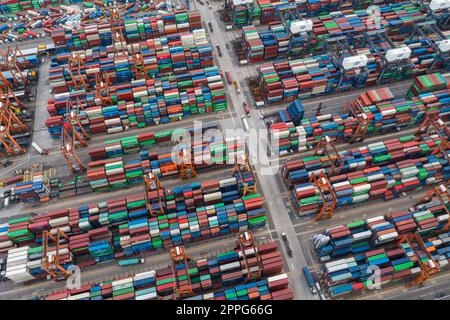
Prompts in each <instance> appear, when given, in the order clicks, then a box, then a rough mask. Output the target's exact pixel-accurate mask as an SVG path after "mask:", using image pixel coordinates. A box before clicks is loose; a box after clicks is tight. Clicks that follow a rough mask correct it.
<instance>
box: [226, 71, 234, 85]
mask: <svg viewBox="0 0 450 320" xmlns="http://www.w3.org/2000/svg"><path fill="white" fill-rule="evenodd" d="M225 77H226V78H227V82H228V84H230V85H231V84H232V83H233V78H232V77H231V73H230V71H228V70H225Z"/></svg>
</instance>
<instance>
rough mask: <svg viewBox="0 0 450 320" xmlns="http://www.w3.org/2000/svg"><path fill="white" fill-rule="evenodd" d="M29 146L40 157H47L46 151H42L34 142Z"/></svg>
mask: <svg viewBox="0 0 450 320" xmlns="http://www.w3.org/2000/svg"><path fill="white" fill-rule="evenodd" d="M31 146H32V147H33V148H34V149H35V150H36V151H37V152H39V154H40V155H43V156H46V155H48V150H46V149H42V148H41V147H40V146H39V145H38V144H37V143H36V142H33V143H31Z"/></svg>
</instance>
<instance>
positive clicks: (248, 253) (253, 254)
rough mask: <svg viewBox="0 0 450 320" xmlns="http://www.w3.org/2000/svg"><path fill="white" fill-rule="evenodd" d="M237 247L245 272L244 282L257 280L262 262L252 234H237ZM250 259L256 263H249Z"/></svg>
mask: <svg viewBox="0 0 450 320" xmlns="http://www.w3.org/2000/svg"><path fill="white" fill-rule="evenodd" d="M237 245H238V248H239V249H240V251H241V254H242V258H243V260H244V265H245V269H246V270H247V276H246V281H252V280H256V279H259V278H260V277H261V272H262V261H261V257H260V255H259V253H258V248H257V245H256V242H255V239H254V237H253V234H252V233H251V232H249V231H247V232H244V233H241V234H238V241H237ZM251 259H255V260H256V261H254V263H252V262H251V261H250V260H251ZM252 265H253V266H252Z"/></svg>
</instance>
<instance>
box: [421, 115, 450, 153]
mask: <svg viewBox="0 0 450 320" xmlns="http://www.w3.org/2000/svg"><path fill="white" fill-rule="evenodd" d="M429 129H432V131H434V132H435V133H436V134H437V135H438V136H439V139H440V143H439V144H437V145H436V147H435V149H434V150H433V152H432V153H431V154H433V155H435V154H438V153H442V154H443V155H444V158H446V159H447V160H448V161H450V155H449V153H448V151H449V150H450V128H449V127H448V126H447V125H446V124H445V122H444V121H443V120H442V119H441V118H440V117H439V114H438V113H433V114H427V115H426V117H425V120H424V121H423V122H422V124H421V125H420V126H419V128H418V129H417V131H416V132H415V134H416V135H418V134H423V133H425V132H428V130H429Z"/></svg>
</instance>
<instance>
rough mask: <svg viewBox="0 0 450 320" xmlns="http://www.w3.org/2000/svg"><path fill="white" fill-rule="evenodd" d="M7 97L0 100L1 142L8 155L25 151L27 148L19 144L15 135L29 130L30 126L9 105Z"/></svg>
mask: <svg viewBox="0 0 450 320" xmlns="http://www.w3.org/2000/svg"><path fill="white" fill-rule="evenodd" d="M9 104H10V102H9V101H8V100H6V99H4V100H1V101H0V143H1V144H2V145H3V147H4V149H5V151H6V153H7V154H8V155H15V154H18V153H25V149H24V148H23V147H22V146H20V145H19V143H18V142H17V141H16V139H15V137H14V136H15V135H17V134H23V133H27V132H28V128H27V126H26V125H25V124H23V122H22V121H20V119H19V118H18V117H17V115H16V114H15V113H14V112H13V110H11V108H10V107H9Z"/></svg>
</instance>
